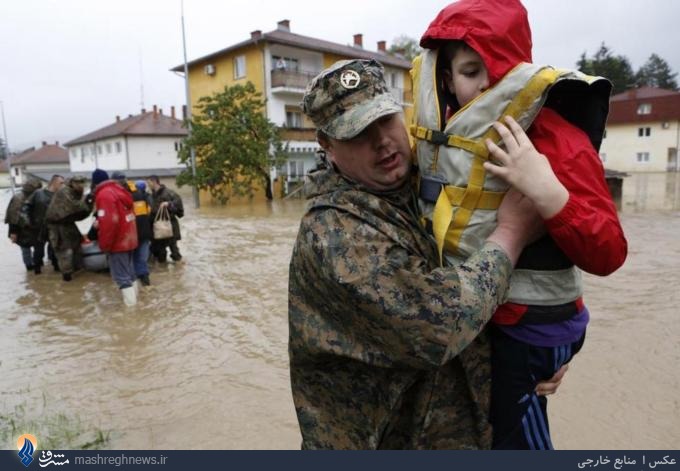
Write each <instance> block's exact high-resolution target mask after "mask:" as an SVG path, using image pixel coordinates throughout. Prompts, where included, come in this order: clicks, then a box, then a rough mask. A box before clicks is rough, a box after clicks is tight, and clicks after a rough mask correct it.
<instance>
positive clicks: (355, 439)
mask: <svg viewBox="0 0 680 471" xmlns="http://www.w3.org/2000/svg"><path fill="white" fill-rule="evenodd" d="M303 107H304V110H305V113H306V114H307V115H308V116H309V117H310V118H311V119H312V121H314V124H315V125H316V126H317V128H318V129H319V130H321V131H323V132H324V133H325V134H326V135H327V136H329V137H331V138H333V139H337V140H342V139H352V138H353V137H355V136H357V135H358V134H359V133H361V132H362V130H363V129H365V128H366V127H367V126H368V125H370V124H371V123H372V122H373V121H375V120H377V119H378V118H381V117H383V116H388V115H391V114H394V113H398V112H401V107H400V106H399V104H398V103H397V102H396V101H395V100H394V98H392V96H391V95H390V94H389V92H388V90H387V87H386V86H385V83H384V80H383V75H382V67H381V66H380V64H378V63H377V62H375V61H359V60H357V61H342V62H338V63H336V64H335V65H334V66H332V67H331V68H329V69H326V71H324V72H322V73H321V74H320V75H319V76H317V77H316V78H315V79H314V80H313V81H312V83H311V84H310V86H309V88H308V90H307V93H306V94H305V97H304V100H303ZM404 132H405V131H404ZM376 145H381V144H380V143H377V144H376ZM310 180H311V183H310V186H309V192H308V194H310V195H311V196H310V199H311V201H310V203H309V206H308V210H307V213H306V214H305V215H304V216H303V218H302V222H301V224H300V230H299V232H298V237H297V241H296V243H295V248H294V249H293V255H292V259H291V262H290V273H289V297H288V319H289V335H290V338H289V355H290V376H291V383H292V390H293V401H294V402H295V409H296V412H297V416H298V422H299V424H300V430H301V432H302V439H303V442H302V447H303V448H351V449H365V448H399V449H414V448H415V449H437V448H440V449H441V448H456V449H457V448H489V447H490V445H491V430H490V426H489V422H488V411H489V394H490V352H489V342H488V339H487V337H486V335H485V334H484V333H481V332H482V329H483V327H484V325H485V323H486V322H487V321H488V320H489V319H490V317H491V315H492V314H493V312H494V310H495V308H496V306H497V304H498V303H499V302H501V301H502V298H503V296H504V293H505V291H506V289H507V286H508V279H509V277H510V272H511V270H512V264H511V262H510V260H509V258H508V257H507V256H506V254H505V252H503V251H502V250H501V249H500V248H499V247H498V246H496V245H495V244H489V243H487V244H486V245H484V246H483V247H482V248H481V249H480V250H479V251H478V252H477V253H475V254H474V255H472V256H471V257H470V258H469V259H468V260H467V261H466V262H465V263H463V264H461V265H460V266H457V267H447V268H439V267H438V261H439V255H438V252H437V248H436V246H435V245H434V242H433V241H432V239H431V238H430V237H429V235H428V234H427V232H425V230H424V229H423V227H422V226H421V224H420V219H419V214H418V209H417V208H418V205H417V202H416V197H415V194H414V192H413V191H412V185H409V184H408V182H404V184H403V185H401V188H400V189H397V190H392V191H390V192H381V193H378V192H374V191H371V190H370V189H368V188H365V187H363V186H361V185H359V184H358V183H355V182H351V181H349V180H348V179H346V178H345V177H343V176H341V175H340V174H339V173H337V171H336V169H335V168H334V167H331V168H328V169H324V170H320V171H318V172H315V173H313V174H311V175H310ZM395 183H396V184H397V186H399V185H400V183H399V181H398V180H397V181H396V182H395ZM480 333H481V334H480Z"/></svg>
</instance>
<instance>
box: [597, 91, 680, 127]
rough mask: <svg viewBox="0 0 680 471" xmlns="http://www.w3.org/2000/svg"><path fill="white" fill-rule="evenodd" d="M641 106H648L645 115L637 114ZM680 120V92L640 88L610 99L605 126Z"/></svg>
mask: <svg viewBox="0 0 680 471" xmlns="http://www.w3.org/2000/svg"><path fill="white" fill-rule="evenodd" d="M641 105H649V106H650V107H651V109H650V110H649V112H648V113H647V114H639V113H638V111H639V110H640V106H641ZM676 120H680V92H674V91H672V90H663V89H661V88H653V87H642V88H637V89H633V90H628V91H626V92H623V93H619V94H618V95H614V96H613V97H612V98H611V103H610V109H609V118H608V119H607V124H624V123H651V122H657V121H676Z"/></svg>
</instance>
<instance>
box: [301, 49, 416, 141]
mask: <svg viewBox="0 0 680 471" xmlns="http://www.w3.org/2000/svg"><path fill="white" fill-rule="evenodd" d="M302 108H303V110H304V112H305V114H306V115H307V116H309V118H310V119H311V120H312V121H313V122H314V125H315V126H316V127H317V128H318V129H320V130H321V131H323V132H324V133H326V134H327V135H328V136H330V137H332V138H334V139H339V140H344V139H351V138H353V137H355V136H356V135H357V134H359V133H360V132H361V131H363V130H364V128H366V126H368V125H369V124H371V123H372V122H373V121H375V120H376V119H378V118H381V117H383V116H386V115H389V114H394V113H400V112H402V111H403V109H402V107H401V105H399V103H398V102H397V100H395V98H394V97H393V96H392V94H391V93H390V92H389V90H388V88H387V85H386V84H385V79H384V77H383V67H382V65H380V63H378V62H376V61H374V60H372V59H371V60H358V59H356V60H344V61H338V62H336V63H335V64H333V65H332V66H331V67H329V68H328V69H326V70H324V71H322V72H321V73H320V74H319V75H317V76H316V77H315V78H314V79H313V80H312V81H311V83H310V84H309V86H308V87H307V91H306V92H305V96H304V98H303V99H302Z"/></svg>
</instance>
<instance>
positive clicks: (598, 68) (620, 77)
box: [576, 43, 635, 94]
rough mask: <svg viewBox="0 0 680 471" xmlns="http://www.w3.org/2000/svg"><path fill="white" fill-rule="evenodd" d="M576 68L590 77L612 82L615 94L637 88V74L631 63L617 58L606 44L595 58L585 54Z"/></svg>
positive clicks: (601, 46) (619, 57) (602, 45)
mask: <svg viewBox="0 0 680 471" xmlns="http://www.w3.org/2000/svg"><path fill="white" fill-rule="evenodd" d="M576 67H577V68H578V69H579V70H580V71H581V72H583V73H586V74H589V75H600V76H602V77H606V78H608V79H609V80H611V82H612V84H613V86H614V89H613V91H612V93H613V94H617V93H621V92H624V91H626V90H628V89H629V88H632V87H634V86H635V74H634V73H633V68H632V67H631V65H630V61H628V58H626V57H625V56H615V55H614V53H613V52H612V51H611V50H610V49H609V48H608V47H607V46H606V45H605V44H604V43H602V44H601V45H600V49H599V50H598V51H597V52H596V53H595V55H594V56H593V57H587V56H586V53H585V52H584V53H583V54H581V58H580V59H579V61H578V62H577V63H576Z"/></svg>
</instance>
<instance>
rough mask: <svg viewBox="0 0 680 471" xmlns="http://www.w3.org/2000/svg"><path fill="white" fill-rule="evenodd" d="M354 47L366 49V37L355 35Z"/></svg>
mask: <svg viewBox="0 0 680 471" xmlns="http://www.w3.org/2000/svg"><path fill="white" fill-rule="evenodd" d="M354 47H360V48H363V47H364V35H363V34H355V35H354Z"/></svg>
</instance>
